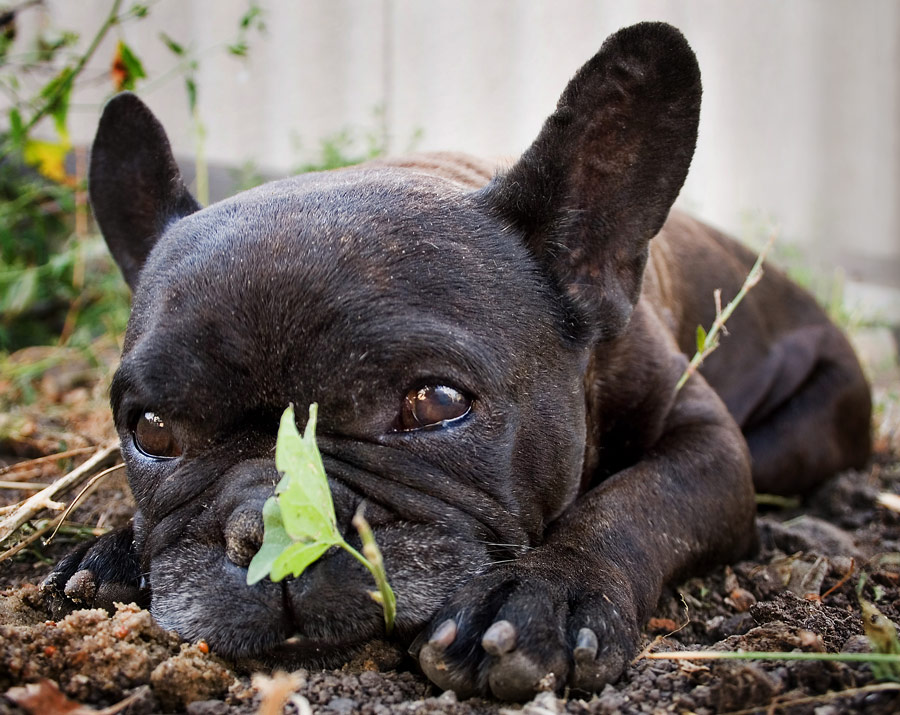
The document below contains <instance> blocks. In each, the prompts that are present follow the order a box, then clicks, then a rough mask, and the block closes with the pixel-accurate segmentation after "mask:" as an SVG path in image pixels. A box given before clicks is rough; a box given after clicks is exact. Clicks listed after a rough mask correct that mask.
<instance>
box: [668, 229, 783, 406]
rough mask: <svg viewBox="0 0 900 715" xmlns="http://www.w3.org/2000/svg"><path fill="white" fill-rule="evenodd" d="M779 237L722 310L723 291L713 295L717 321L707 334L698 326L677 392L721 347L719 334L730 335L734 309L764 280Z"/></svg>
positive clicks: (769, 243) (772, 239) (769, 244)
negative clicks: (694, 345)
mask: <svg viewBox="0 0 900 715" xmlns="http://www.w3.org/2000/svg"><path fill="white" fill-rule="evenodd" d="M777 235H778V234H777V233H776V232H774V231H773V232H772V235H771V236H769V240H768V241H766V245H765V246H763V248H762V250H761V251H760V252H759V255H758V256H757V258H756V263H754V264H753V267H752V268H751V269H750V272H749V273H748V274H747V277H746V278H745V279H744V284H743V285H742V286H741V289H740V290H739V291H738V294H737V295H736V296H735V297H734V298H733V299H732V300H731V302H729V303H728V305H726V306H725V307H724V308H722V291H720V290H718V289H717V290H716V291H715V292H714V293H713V297H714V299H715V301H716V319H715V320H714V321H713V324H712V326H711V327H710V329H709V332H706V330H704V328H703V326H702V325H698V326H697V352H696V353H694V357H692V358H691V362H690V363H689V364H688V366H687V369H686V370H685V371H684V373H682V375H681V378H679V380H678V383H677V384H676V385H675V392H678V391H679V390H680V389H681V388H682V387H684V384H685V383H686V382H687V381H688V380H689V379H690V378H691V375H693V374H694V373H695V372H697V370H699V369H700V366H701V365H702V364H703V361H704V360H705V359H706V358H707V357H709V355H710V353H712V352H713V351H714V350H715V349H716V348H717V347H719V333H720V332H721V333H725V334H726V335H727V334H728V331H727V330H726V329H725V323H726V321H727V320H728V319H729V318H730V317H731V314H732V313H733V312H734V309H735V308H737V307H738V305H740V303H741V301H742V300H743V299H744V297H745V296H746V295H747V293H749V292H750V289H751V288H753V286H755V285H756V284H757V283H759V281H760V279H762V276H763V269H762V265H763V262H764V261H765V260H766V256H767V255H768V253H769V249H771V248H772V245H773V244H774V243H775V238H776V236H777Z"/></svg>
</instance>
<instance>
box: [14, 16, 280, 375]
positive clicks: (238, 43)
mask: <svg viewBox="0 0 900 715" xmlns="http://www.w3.org/2000/svg"><path fill="white" fill-rule="evenodd" d="M153 4H155V3H154V2H153V1H152V0H151V2H147V3H140V2H137V3H131V4H126V3H125V2H124V0H110V4H109V10H108V13H107V14H106V16H105V17H104V18H103V19H102V20H100V21H99V22H98V24H97V27H96V31H95V32H94V34H93V35H92V36H91V37H90V39H89V41H88V42H87V44H86V45H83V44H82V43H81V39H82V38H81V37H79V35H78V34H77V33H75V32H71V31H67V30H57V29H54V28H52V27H49V26H48V27H45V28H44V29H42V30H41V31H40V32H39V33H38V34H37V36H36V37H33V38H28V40H27V46H25V45H26V42H25V41H24V40H23V39H22V38H20V39H19V40H18V41H17V29H18V22H19V20H20V19H21V16H22V15H23V14H24V13H27V12H42V13H45V16H44V18H43V19H44V20H47V21H48V22H45V23H42V25H49V24H50V23H52V17H51V16H50V11H49V10H48V9H47V8H45V7H44V5H43V3H42V2H40V0H22V1H21V2H18V3H17V4H15V5H10V6H3V5H0V94H2V96H3V99H4V106H6V109H5V110H4V111H5V115H6V116H5V123H0V358H2V357H3V356H4V355H5V354H9V353H11V352H13V351H15V350H18V349H20V348H23V347H26V346H29V345H41V344H45V345H46V344H51V345H52V344H66V345H71V346H73V347H87V346H89V345H90V344H91V343H92V341H94V340H95V339H96V338H98V337H99V336H101V335H105V334H114V335H117V334H119V333H121V331H122V330H124V327H125V324H126V321H127V318H128V302H129V297H128V289H127V287H126V286H125V284H124V282H123V281H122V279H121V276H120V275H119V271H118V269H117V268H116V267H115V265H114V264H113V262H112V260H111V258H110V257H109V255H108V252H107V250H106V247H105V246H104V244H103V242H102V239H101V238H100V237H99V236H98V235H97V233H96V229H95V228H94V227H93V226H92V225H91V222H90V216H89V209H88V207H87V199H86V178H85V174H86V163H87V162H86V160H85V156H84V154H81V155H76V153H75V152H73V151H72V145H71V142H70V140H69V133H68V116H69V104H70V97H71V94H72V90H73V88H74V87H75V86H76V85H77V83H78V82H80V81H83V72H84V70H85V68H86V67H87V65H88V62H89V61H90V60H91V59H92V58H93V57H94V55H95V54H96V53H97V51H98V48H99V47H100V46H101V43H102V41H103V40H104V39H105V38H106V37H107V36H108V35H109V34H110V33H111V32H113V31H114V29H116V28H118V27H120V26H121V25H123V24H124V23H126V22H130V21H140V20H141V19H142V18H144V17H146V16H147V15H148V14H149V12H150V10H151V7H152V5H153ZM262 30H264V24H263V19H262V11H261V9H260V7H259V6H258V4H257V3H256V2H255V1H254V0H248V9H247V11H246V12H245V13H244V14H243V15H242V16H241V18H240V20H239V26H238V28H237V37H236V39H234V40H233V41H231V42H228V43H225V44H224V45H223V48H224V49H225V50H226V51H227V52H229V53H230V54H232V55H235V56H238V57H244V56H246V54H247V51H248V48H249V42H248V37H249V33H250V32H251V31H262ZM161 40H162V41H163V42H164V43H165V44H166V46H167V47H168V48H169V49H170V51H171V52H172V53H173V55H174V56H175V61H176V66H175V68H174V69H173V70H171V71H169V72H166V73H163V74H162V75H161V76H160V78H159V79H160V80H164V79H166V78H167V77H168V76H170V75H174V76H180V77H182V79H183V80H184V87H185V92H186V95H187V100H188V103H189V105H190V108H191V110H192V112H193V113H194V115H195V117H196V101H197V84H196V81H195V75H196V70H197V68H198V63H199V60H198V57H199V55H200V51H198V50H195V49H193V48H192V47H185V46H184V45H180V44H178V43H177V42H175V41H174V40H172V39H171V38H170V37H168V36H163V37H162V38H161ZM82 46H83V47H84V49H77V48H80V47H82ZM208 49H209V48H208ZM208 49H207V50H204V52H207V51H208ZM213 49H215V48H213ZM109 68H110V69H109V81H110V85H111V86H110V89H111V91H112V92H118V91H122V90H134V89H135V88H137V87H138V85H139V83H141V82H145V81H149V78H148V77H147V73H146V71H145V68H144V66H143V63H142V62H141V60H140V58H139V57H138V55H137V54H136V53H135V52H134V50H133V49H132V48H131V47H129V46H128V45H127V44H126V43H125V41H124V40H122V39H119V40H118V42H117V43H116V45H115V51H114V53H113V56H112V57H111V58H110V59H109ZM197 121H198V123H199V120H197ZM0 122H2V119H0ZM51 128H52V133H53V135H55V136H54V137H53V138H52V139H47V138H46V137H47V135H48V130H50V129H51ZM38 132H39V133H40V136H38V134H37V133H38ZM73 159H74V161H73ZM73 164H74V166H75V170H74V172H73V171H72V168H71V167H72V166H73Z"/></svg>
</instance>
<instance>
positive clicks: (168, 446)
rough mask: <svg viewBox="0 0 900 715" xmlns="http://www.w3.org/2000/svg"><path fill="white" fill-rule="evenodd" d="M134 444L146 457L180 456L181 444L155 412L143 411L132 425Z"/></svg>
mask: <svg viewBox="0 0 900 715" xmlns="http://www.w3.org/2000/svg"><path fill="white" fill-rule="evenodd" d="M134 444H135V446H136V447H137V448H138V449H139V450H141V452H143V453H144V454H146V455H147V456H148V457H155V458H156V459H173V458H175V457H179V456H181V446H180V445H179V444H178V441H177V440H176V439H175V435H174V434H172V428H171V427H170V426H169V425H168V424H166V422H165V421H164V420H163V418H162V417H160V416H159V415H158V414H156V413H155V412H145V413H144V414H142V415H141V417H140V419H138V421H137V424H136V425H135V427H134Z"/></svg>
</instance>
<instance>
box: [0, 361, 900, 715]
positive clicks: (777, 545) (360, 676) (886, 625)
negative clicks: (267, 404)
mask: <svg viewBox="0 0 900 715" xmlns="http://www.w3.org/2000/svg"><path fill="white" fill-rule="evenodd" d="M29 350H30V351H31V352H29V353H28V354H25V355H14V356H13V358H12V359H11V360H12V363H11V364H12V365H13V367H14V366H15V365H16V364H21V365H34V364H37V363H41V364H43V365H44V366H45V367H44V368H42V369H41V370H31V371H25V372H24V373H22V372H17V371H16V370H14V369H9V366H7V368H8V369H7V370H6V371H5V372H6V373H7V374H9V375H10V376H11V377H2V378H0V396H2V397H0V481H18V482H30V483H33V482H39V483H48V482H50V481H52V480H53V479H54V478H56V477H58V476H60V475H62V474H65V473H66V472H68V471H69V470H71V469H72V468H73V467H74V466H75V465H77V464H78V463H79V462H81V461H83V460H84V459H85V458H86V456H88V455H86V454H82V455H78V456H75V457H71V458H67V459H58V460H47V461H44V462H38V463H34V462H28V461H26V460H32V459H34V458H36V457H41V456H44V455H51V454H55V453H58V452H60V451H63V450H66V449H68V450H71V449H77V448H80V447H84V448H87V447H91V446H95V445H99V444H103V443H106V442H108V441H109V440H110V439H111V437H112V430H111V424H110V417H109V413H108V409H107V407H106V389H107V384H108V375H109V364H110V363H111V362H112V361H113V360H114V359H115V354H116V350H115V346H114V345H110V346H105V347H104V346H100V347H99V348H98V349H97V350H96V351H94V353H93V354H92V355H91V356H88V357H86V356H85V355H84V354H82V353H75V352H72V353H65V354H64V357H63V358H62V359H60V358H59V354H58V352H53V350H50V349H48V350H43V349H29ZM16 360H18V361H21V362H19V363H16ZM41 361H43V362H41ZM0 374H2V373H0ZM895 437H896V435H895V434H894V433H893V432H890V433H888V432H886V431H885V430H884V429H882V430H881V434H880V437H879V438H878V439H877V440H876V441H877V448H878V452H877V454H876V456H875V458H874V459H873V462H872V464H871V466H870V467H869V469H867V470H866V471H862V472H850V473H846V474H843V475H841V476H839V477H838V478H836V479H834V480H832V481H831V482H830V483H829V484H827V485H825V486H824V487H823V488H822V489H821V490H820V491H819V492H817V493H816V494H814V495H813V496H812V497H811V498H809V499H808V500H807V501H806V502H805V503H804V504H802V505H797V504H777V505H764V506H760V518H759V520H758V531H759V540H760V550H759V553H758V554H757V555H756V557H755V558H754V559H752V560H748V561H743V562H740V563H737V564H733V565H732V566H730V567H720V568H717V569H715V570H713V571H712V572H710V573H708V574H706V575H705V576H703V577H698V578H693V579H691V580H689V581H687V582H685V583H682V584H679V585H678V586H677V587H676V588H673V589H671V591H670V592H668V593H667V594H666V595H665V596H664V597H663V598H662V600H661V602H660V604H659V606H658V608H657V612H656V614H655V617H654V618H653V619H652V620H651V621H650V623H649V624H648V625H647V627H646V628H645V631H644V633H645V642H646V645H647V648H646V649H645V652H644V653H643V654H642V655H641V656H639V657H638V658H637V659H635V660H634V661H633V662H632V663H631V664H630V665H629V666H628V668H627V670H626V671H625V674H624V675H623V676H622V678H621V679H620V680H619V681H618V682H617V683H614V684H612V685H608V686H607V687H606V688H605V689H604V690H603V691H602V692H601V693H598V694H597V695H595V696H594V697H592V698H581V697H574V696H572V697H569V696H568V694H567V693H563V696H564V697H557V696H556V695H554V694H551V693H542V694H540V695H538V696H537V697H536V698H535V699H534V700H533V701H531V702H530V703H527V704H525V705H524V706H521V705H515V706H511V705H508V704H503V703H497V702H493V701H486V700H481V699H470V700H466V701H462V702H458V701H457V699H456V698H455V697H454V695H453V694H452V693H443V694H442V693H441V692H439V691H438V690H437V689H436V688H434V687H433V686H431V685H429V684H428V682H427V681H426V680H425V679H424V678H423V677H422V676H421V675H420V674H418V673H417V672H416V670H415V666H414V664H413V663H412V662H410V660H409V659H408V657H406V656H404V654H402V653H401V652H399V651H398V650H396V649H395V648H393V647H392V646H390V645H388V644H372V646H371V647H370V648H369V649H368V650H367V651H366V652H364V653H362V654H360V655H358V656H357V657H355V658H354V659H353V660H352V661H351V662H349V663H348V664H346V665H345V666H344V667H343V668H342V669H340V670H335V671H299V672H297V673H293V674H290V675H286V674H280V675H275V676H273V677H261V676H259V675H257V676H255V677H254V676H253V675H252V674H249V673H246V672H241V671H240V670H238V669H236V668H235V667H234V666H233V665H232V664H229V663H227V662H225V661H223V660H221V659H219V658H218V657H216V655H215V653H210V652H209V649H208V648H207V647H206V645H205V644H204V643H193V644H188V643H181V642H180V641H179V639H178V637H177V636H175V635H174V634H172V633H166V632H164V631H162V630H161V629H160V628H159V627H157V626H156V625H155V624H154V622H153V620H152V619H151V617H150V614H149V613H148V612H147V611H143V610H140V609H138V608H137V607H136V606H133V605H126V606H122V607H120V608H119V610H118V611H117V612H116V613H115V614H112V615H110V614H107V613H106V612H105V611H98V610H84V611H77V612H75V613H73V614H71V615H69V616H67V617H65V618H63V619H61V620H58V621H53V620H51V616H50V614H49V613H48V612H47V611H46V610H45V608H44V606H43V604H42V602H41V600H40V598H39V594H38V590H37V586H36V584H37V583H39V582H40V580H41V579H42V578H43V577H44V576H45V575H46V574H47V573H48V572H49V570H50V568H51V566H52V563H53V562H54V561H55V560H56V559H58V558H59V557H60V555H61V554H64V553H65V552H66V551H67V550H69V549H70V548H71V547H72V544H73V543H74V542H75V541H76V540H78V539H82V538H85V537H86V535H88V534H90V533H92V532H98V531H101V530H103V529H108V528H112V527H115V526H117V525H119V524H121V523H124V522H125V521H127V519H128V516H129V509H130V496H129V494H128V489H127V486H126V484H125V481H124V478H123V477H122V476H121V472H118V473H116V474H113V475H110V477H108V478H107V479H105V480H104V481H102V482H101V483H100V485H99V486H98V488H97V489H96V491H94V492H93V493H92V494H91V495H90V496H88V497H87V498H86V500H85V501H84V502H83V504H82V506H79V507H78V508H77V509H76V510H75V511H74V512H73V513H72V514H71V515H70V517H69V521H70V522H71V523H72V524H74V525H81V526H67V527H65V529H64V531H61V533H60V534H59V535H57V537H56V538H55V539H54V541H53V543H52V544H51V545H49V546H43V545H42V543H41V540H39V539H38V540H35V541H34V542H33V543H32V544H31V545H30V546H28V547H26V548H24V549H22V550H21V551H20V552H19V553H17V554H16V555H15V556H13V557H12V558H7V559H5V560H4V561H3V562H2V563H0V715H2V714H4V713H16V714H17V715H18V714H21V713H29V714H31V715H36V714H40V715H57V714H61V713H72V714H74V715H84V714H85V713H90V712H105V713H108V714H109V715H112V714H113V713H129V714H131V715H138V714H144V713H160V712H166V713H169V712H175V713H185V712H186V713H189V714H190V715H225V714H231V713H234V714H237V713H257V712H259V713H265V714H266V715H268V714H270V713H281V712H287V713H299V714H302V713H308V712H322V713H343V714H349V713H379V714H380V713H409V714H414V713H416V714H418V713H451V714H454V713H459V714H464V713H503V712H506V711H511V712H518V711H520V708H521V712H523V713H526V714H530V715H548V714H552V713H563V712H565V713H658V712H677V713H690V712H694V713H724V712H731V713H751V712H759V713H769V712H785V713H816V715H832V714H836V713H844V712H861V713H862V712H864V713H894V712H900V683H898V682H897V680H893V681H892V680H890V679H886V678H889V677H890V676H891V675H893V676H894V677H897V676H898V675H900V668H896V667H895V668H894V670H893V672H891V669H890V667H886V666H880V667H879V666H878V665H872V664H870V663H866V662H855V663H843V662H823V661H820V660H811V661H804V660H797V661H784V660H773V661H769V660H702V661H701V660H673V659H653V658H650V657H647V654H656V653H662V652H678V651H683V650H699V649H703V650H713V651H739V650H743V651H798V652H807V653H816V652H822V653H841V652H843V653H866V652H869V651H871V650H872V648H873V643H876V646H875V647H877V648H878V649H881V650H888V649H890V648H891V647H892V646H891V644H890V642H889V636H891V635H893V636H894V637H896V632H895V631H894V625H893V624H900V543H898V541H900V513H897V511H894V510H892V509H890V508H888V507H886V506H882V504H881V502H882V501H884V496H883V495H884V494H885V493H886V494H898V495H900V450H898V449H897V441H896V439H895ZM4 464H6V465H11V466H10V467H6V468H4V467H3V465H4ZM33 493H34V491H33V490H31V491H29V490H24V489H10V488H7V487H4V488H3V489H0V508H2V505H4V504H12V503H14V502H17V501H19V500H21V499H23V498H25V497H27V496H29V495H30V494H33ZM67 498H71V495H70V496H69V497H67ZM0 517H2V512H0ZM36 523H37V524H38V525H39V523H40V522H36ZM14 542H15V539H13V540H12V541H11V542H10V543H14ZM10 543H7V544H4V545H3V547H2V548H4V549H5V548H8V547H9V546H10ZM861 581H862V588H861V598H862V601H863V602H864V603H870V604H873V605H874V607H875V609H877V611H876V610H872V609H869V610H867V611H866V613H865V615H864V614H863V612H862V610H861V605H860V598H859V597H858V596H857V590H858V588H859V587H860V584H861ZM864 607H865V608H868V606H864ZM878 612H880V614H883V615H882V616H879V615H878ZM864 619H865V620H867V621H868V622H869V623H870V627H869V636H867V635H866V630H865V629H864ZM872 624H873V625H872ZM879 639H881V640H885V639H887V641H888V642H887V643H886V644H885V643H880V644H879ZM283 703H286V705H285V706H284V708H283V709H282V704H283Z"/></svg>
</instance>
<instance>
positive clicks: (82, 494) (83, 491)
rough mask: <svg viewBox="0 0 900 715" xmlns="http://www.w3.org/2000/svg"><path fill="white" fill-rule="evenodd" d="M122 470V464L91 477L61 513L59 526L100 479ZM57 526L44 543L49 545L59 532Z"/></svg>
mask: <svg viewBox="0 0 900 715" xmlns="http://www.w3.org/2000/svg"><path fill="white" fill-rule="evenodd" d="M124 468H125V464H124V463H121V464H116V465H115V466H112V467H110V468H109V469H104V470H103V471H102V472H100V473H99V474H95V475H94V476H93V477H91V478H90V481H88V483H87V484H85V485H84V487H83V488H82V489H81V491H80V492H78V494H77V495H76V496H75V498H74V499H73V500H72V502H71V503H70V504H69V506H67V507H66V510H65V511H64V512H63V513H62V518H61V519H60V520H59V524H62V522H63V521H65V520H66V519H67V518H68V517H69V514H71V513H72V510H73V509H74V508H75V507H76V506H78V505H79V504H80V503H81V501H82V500H83V499H84V498H85V497H86V496H87V495H88V494H90V493H91V492H92V491H94V489H95V488H96V487H97V484H99V482H100V480H101V479H104V478H105V477H108V476H109V475H110V474H112V473H113V472H118V471H119V470H120V469H124ZM59 524H57V525H56V528H55V529H54V530H53V533H52V534H50V537H49V538H48V539H47V541H46V543H48V544H49V543H50V542H51V541H53V537H54V536H56V532H57V531H59Z"/></svg>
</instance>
